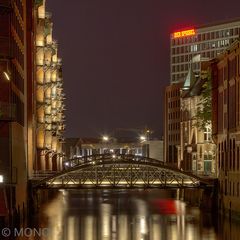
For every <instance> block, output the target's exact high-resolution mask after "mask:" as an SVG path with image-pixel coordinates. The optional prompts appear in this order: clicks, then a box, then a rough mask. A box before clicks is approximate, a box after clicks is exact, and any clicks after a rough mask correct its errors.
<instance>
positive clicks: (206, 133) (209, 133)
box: [204, 127, 212, 142]
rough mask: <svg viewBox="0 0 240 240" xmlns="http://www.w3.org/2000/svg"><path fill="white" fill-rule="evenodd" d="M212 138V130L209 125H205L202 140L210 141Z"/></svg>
mask: <svg viewBox="0 0 240 240" xmlns="http://www.w3.org/2000/svg"><path fill="white" fill-rule="evenodd" d="M211 140H212V130H211V128H210V127H205V129H204V141H207V142H209V141H211Z"/></svg>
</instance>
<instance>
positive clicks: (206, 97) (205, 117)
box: [195, 71, 212, 130]
mask: <svg viewBox="0 0 240 240" xmlns="http://www.w3.org/2000/svg"><path fill="white" fill-rule="evenodd" d="M201 78H202V79H205V80H206V81H205V83H204V84H203V86H202V89H203V90H202V93H201V97H200V101H199V103H198V104H197V113H196V115H195V119H196V120H197V122H196V126H197V127H198V128H200V129H201V130H204V129H205V128H206V126H207V125H211V120H212V94H211V93H212V84H211V74H210V72H209V71H206V72H203V73H202V74H201Z"/></svg>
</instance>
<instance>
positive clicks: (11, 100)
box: [0, 0, 64, 223]
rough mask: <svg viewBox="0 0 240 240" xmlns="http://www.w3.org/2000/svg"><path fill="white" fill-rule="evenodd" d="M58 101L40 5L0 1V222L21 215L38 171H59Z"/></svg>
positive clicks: (52, 44)
mask: <svg viewBox="0 0 240 240" xmlns="http://www.w3.org/2000/svg"><path fill="white" fill-rule="evenodd" d="M63 100H64V93H63V88H62V67H61V59H59V58H58V56H57V44H56V41H54V40H53V39H52V22H51V16H50V14H49V13H46V12H45V1H44V0H29V1H28V0H1V1H0V223H1V220H2V219H1V218H4V220H5V221H6V220H9V221H6V222H9V223H10V222H11V219H12V216H14V212H16V209H17V211H20V212H21V216H23V213H26V210H27V207H26V206H27V203H28V198H27V197H28V196H27V193H28V192H27V188H28V180H29V179H32V178H33V177H34V174H35V173H36V172H37V171H38V170H43V171H52V170H55V171H56V170H59V169H61V159H62V155H61V152H62V151H61V146H62V135H63V130H64V124H63V121H64V114H63V111H64V104H63ZM40 143H41V144H42V145H41V146H40ZM39 146H40V147H39ZM39 149H40V150H39ZM40 151H41V154H39V152H40ZM39 162H41V163H42V165H41V166H40V164H38V163H39ZM42 166H44V167H42ZM45 166H46V167H45Z"/></svg>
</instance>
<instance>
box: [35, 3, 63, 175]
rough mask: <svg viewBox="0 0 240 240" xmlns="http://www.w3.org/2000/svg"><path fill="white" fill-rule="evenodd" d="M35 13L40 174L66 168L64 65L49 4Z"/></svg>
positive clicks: (38, 164)
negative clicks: (63, 144)
mask: <svg viewBox="0 0 240 240" xmlns="http://www.w3.org/2000/svg"><path fill="white" fill-rule="evenodd" d="M34 9H35V11H34V13H35V15H34V16H35V21H34V22H35V26H34V27H35V31H34V33H35V36H34V37H35V66H34V67H35V83H34V84H35V85H34V89H35V94H36V99H35V104H36V105H35V106H36V108H35V115H36V126H35V127H36V130H35V131H36V146H37V154H36V155H37V157H36V161H35V162H33V169H34V172H35V173H37V172H39V171H41V172H42V171H43V172H44V171H57V170H61V168H62V141H63V131H64V128H65V125H64V120H65V119H64V117H65V116H64V113H63V112H64V103H63V100H64V93H63V79H62V61H61V59H60V58H59V57H58V44H57V42H56V40H54V39H53V36H52V30H53V29H52V27H53V23H52V20H51V14H50V13H48V12H46V9H45V0H38V1H35V5H34Z"/></svg>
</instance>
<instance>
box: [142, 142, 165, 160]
mask: <svg viewBox="0 0 240 240" xmlns="http://www.w3.org/2000/svg"><path fill="white" fill-rule="evenodd" d="M146 145H147V146H148V149H149V157H150V158H153V159H157V160H160V161H164V157H163V155H164V154H163V140H150V141H146Z"/></svg>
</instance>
